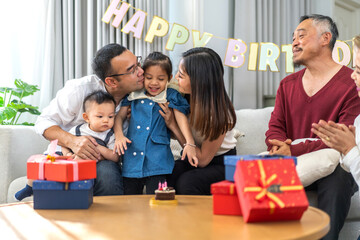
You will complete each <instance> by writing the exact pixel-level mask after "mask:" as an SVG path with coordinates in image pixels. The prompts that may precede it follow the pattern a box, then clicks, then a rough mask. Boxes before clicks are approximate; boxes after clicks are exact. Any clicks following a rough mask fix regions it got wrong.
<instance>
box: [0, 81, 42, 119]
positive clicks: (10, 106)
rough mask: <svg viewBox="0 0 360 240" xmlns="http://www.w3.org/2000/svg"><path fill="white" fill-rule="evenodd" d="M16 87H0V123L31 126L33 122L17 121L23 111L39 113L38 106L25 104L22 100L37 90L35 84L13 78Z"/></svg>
mask: <svg viewBox="0 0 360 240" xmlns="http://www.w3.org/2000/svg"><path fill="white" fill-rule="evenodd" d="M14 84H15V86H16V88H8V87H0V125H27V126H33V125H34V123H28V122H22V123H18V121H19V118H20V116H21V115H22V114H23V113H26V112H27V113H30V114H33V115H40V112H39V110H38V107H35V106H32V105H30V104H27V103H25V102H24V101H23V98H24V97H27V96H30V95H34V93H35V92H37V91H39V90H40V89H39V88H38V86H37V85H31V84H28V83H26V82H24V81H22V80H21V79H15V82H14Z"/></svg>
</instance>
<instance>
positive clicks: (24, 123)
mask: <svg viewBox="0 0 360 240" xmlns="http://www.w3.org/2000/svg"><path fill="white" fill-rule="evenodd" d="M18 125H25V126H34V125H35V124H34V123H29V122H23V123H20V124H18Z"/></svg>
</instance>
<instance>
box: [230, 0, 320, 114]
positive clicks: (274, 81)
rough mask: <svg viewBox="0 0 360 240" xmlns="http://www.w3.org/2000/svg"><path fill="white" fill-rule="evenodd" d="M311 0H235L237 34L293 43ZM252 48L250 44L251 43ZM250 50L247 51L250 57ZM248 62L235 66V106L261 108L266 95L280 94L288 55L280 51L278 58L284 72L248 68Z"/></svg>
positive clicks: (250, 38) (248, 38) (247, 38)
mask: <svg viewBox="0 0 360 240" xmlns="http://www.w3.org/2000/svg"><path fill="white" fill-rule="evenodd" d="M313 2H314V1H312V2H311V0H293V1H286V0H253V1H235V8H234V10H235V12H236V13H237V14H235V26H234V29H235V31H234V35H235V36H241V39H242V40H243V41H244V42H246V43H247V44H249V43H250V42H258V43H260V42H273V43H276V44H277V45H278V46H279V47H280V51H281V44H290V43H291V42H292V33H293V31H294V30H295V28H296V26H297V25H298V23H299V19H300V16H302V15H305V14H310V13H311V12H312V5H311V3H313ZM248 48H249V45H248ZM248 54H249V51H247V53H246V54H245V56H246V59H248ZM247 64H248V62H247V61H246V62H245V64H244V66H242V67H240V68H237V69H234V85H233V90H234V105H235V108H236V109H240V108H261V107H263V106H264V100H265V98H266V96H273V95H276V91H277V88H278V86H279V83H280V80H281V79H282V78H284V77H285V76H286V75H287V74H286V73H285V54H284V53H280V57H279V59H278V60H277V64H278V68H279V70H280V72H270V71H269V70H268V71H266V72H260V71H248V69H247Z"/></svg>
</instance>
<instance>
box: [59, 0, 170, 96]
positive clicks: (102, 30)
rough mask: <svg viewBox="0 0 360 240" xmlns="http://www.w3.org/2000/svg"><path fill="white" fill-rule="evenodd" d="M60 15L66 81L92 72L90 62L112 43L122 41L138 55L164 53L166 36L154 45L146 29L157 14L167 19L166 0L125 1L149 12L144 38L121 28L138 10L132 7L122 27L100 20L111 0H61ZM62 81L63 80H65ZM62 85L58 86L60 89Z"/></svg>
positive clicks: (64, 77) (121, 42)
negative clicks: (115, 26)
mask: <svg viewBox="0 0 360 240" xmlns="http://www.w3.org/2000/svg"><path fill="white" fill-rule="evenodd" d="M58 2H61V4H60V3H59V4H60V8H61V11H57V12H56V13H55V15H60V16H59V18H60V19H61V21H60V22H61V23H60V24H57V25H56V26H62V38H61V42H62V46H59V47H61V48H62V54H63V80H64V81H66V80H68V79H72V78H78V77H82V76H85V75H88V74H91V73H92V69H91V61H92V59H93V57H94V54H95V53H96V51H97V50H98V49H99V48H101V47H102V46H104V45H106V44H109V43H119V44H122V45H124V46H126V47H127V48H128V49H130V50H131V51H132V52H133V53H134V54H135V55H141V56H143V57H145V56H147V55H148V54H149V53H150V52H152V51H155V50H156V51H162V52H165V44H166V42H165V39H163V38H160V39H155V40H154V42H153V43H152V44H150V43H147V42H145V41H144V38H145V34H146V31H147V29H148V28H149V26H150V23H151V20H152V17H153V16H154V15H157V16H160V17H162V18H165V19H166V18H167V12H168V11H167V1H166V0H136V1H135V0H130V1H126V2H127V3H129V4H131V6H132V7H134V8H136V9H141V10H143V11H145V12H147V19H146V22H145V26H144V31H143V35H142V38H141V39H137V38H134V37H133V36H132V33H130V34H125V33H122V32H121V28H122V27H123V26H125V24H126V22H127V21H128V20H129V19H130V18H131V16H132V15H133V13H134V12H135V11H136V10H135V9H134V8H130V9H129V11H128V13H127V16H125V18H124V19H123V21H122V23H121V25H120V26H119V28H114V27H113V26H111V24H106V23H104V22H102V21H101V18H102V17H103V15H104V13H105V11H106V9H107V8H108V6H109V4H110V2H111V1H110V0H83V1H79V0H62V1H56V3H57V4H58ZM62 84H63V83H62ZM62 84H61V86H60V85H59V86H56V89H54V90H56V91H57V90H58V89H59V88H61V87H62Z"/></svg>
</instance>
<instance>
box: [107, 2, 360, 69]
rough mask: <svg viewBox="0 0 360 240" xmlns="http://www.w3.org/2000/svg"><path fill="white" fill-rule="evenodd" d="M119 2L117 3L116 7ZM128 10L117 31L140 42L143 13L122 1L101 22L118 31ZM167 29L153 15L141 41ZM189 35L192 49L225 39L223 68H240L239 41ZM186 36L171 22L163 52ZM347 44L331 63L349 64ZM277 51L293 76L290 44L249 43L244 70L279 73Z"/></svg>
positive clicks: (241, 51)
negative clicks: (213, 39) (282, 56)
mask: <svg viewBox="0 0 360 240" xmlns="http://www.w3.org/2000/svg"><path fill="white" fill-rule="evenodd" d="M119 3H121V5H120V6H119ZM130 8H132V9H134V10H135V13H134V14H133V15H132V17H131V18H130V19H129V21H127V23H126V24H125V26H124V27H123V28H122V29H121V32H123V33H126V34H129V33H130V32H132V33H133V36H134V37H135V38H137V39H141V37H142V33H143V30H144V25H145V20H146V17H147V13H146V12H144V11H143V10H141V9H138V8H134V7H132V6H131V5H130V4H129V3H127V2H125V1H121V0H112V1H111V3H110V5H109V7H108V8H107V10H106V12H105V14H104V16H103V18H102V21H103V22H105V23H107V24H109V23H110V20H111V18H113V16H114V19H113V21H112V23H111V25H112V26H113V27H115V28H118V27H119V26H120V23H121V22H122V21H123V19H124V17H125V15H126V13H127V12H128V10H129V9H130ZM169 26H170V24H169V22H168V21H166V20H165V19H163V18H161V17H159V16H154V17H153V18H152V20H151V24H150V26H149V29H148V31H147V33H146V36H145V39H144V40H145V42H148V43H152V42H153V41H154V38H155V37H165V36H166V35H167V34H168V32H169V28H170V27H169ZM191 33H192V41H193V46H194V47H205V46H206V44H207V43H208V42H209V41H210V40H211V39H212V38H220V39H224V40H227V48H226V53H225V58H224V65H225V66H229V67H232V68H239V67H241V66H243V65H244V63H245V53H246V51H247V50H248V47H247V44H246V43H245V42H244V41H242V40H241V39H234V38H222V37H217V36H214V35H213V34H211V33H207V32H204V33H203V34H202V36H200V35H201V34H200V31H198V30H191ZM189 37H190V31H189V30H188V29H187V28H186V27H185V26H183V25H181V24H177V23H174V24H172V28H171V31H170V34H169V36H168V40H167V43H166V46H165V49H166V50H168V51H173V50H174V47H175V45H176V44H185V43H186V42H187V41H188V40H189ZM347 42H352V40H347V41H341V40H338V41H337V42H336V44H335V47H334V50H333V53H332V57H333V59H334V61H335V62H337V63H339V64H342V65H345V66H348V65H349V64H350V62H351V52H352V51H351V48H350V46H349V45H348V44H347ZM280 52H282V53H284V54H285V72H286V73H293V72H294V66H293V64H292V56H293V54H292V46H291V44H282V45H281V50H280V48H279V46H278V45H276V44H275V43H271V42H260V43H256V42H251V43H249V54H248V58H249V59H248V66H247V68H248V70H249V71H267V70H268V69H269V70H270V71H271V72H279V68H278V66H277V64H276V61H277V59H278V58H279V56H280ZM353 57H355V51H353ZM352 65H353V66H352V67H355V64H354V63H353V64H352Z"/></svg>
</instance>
